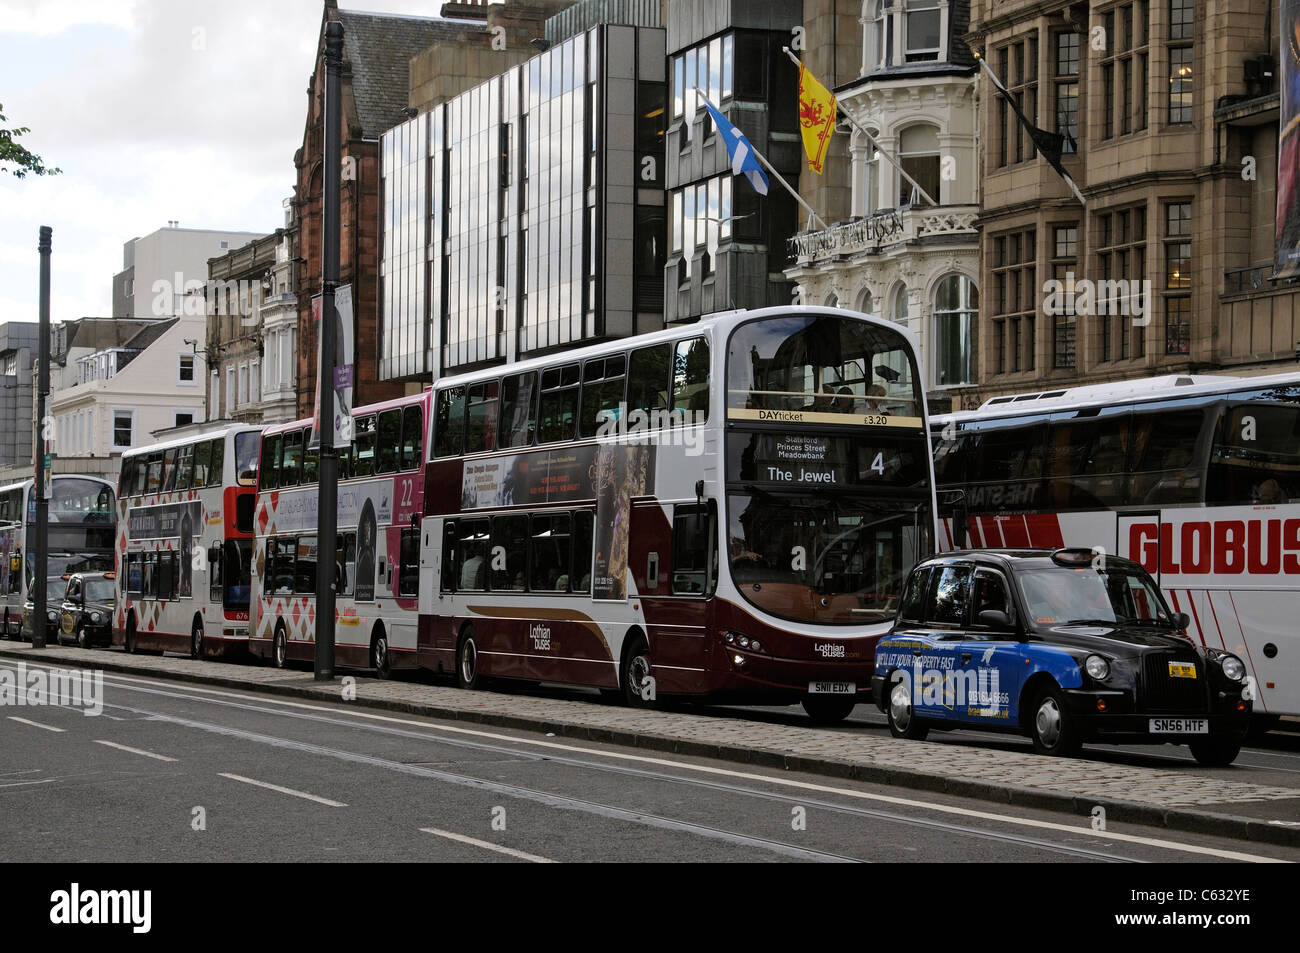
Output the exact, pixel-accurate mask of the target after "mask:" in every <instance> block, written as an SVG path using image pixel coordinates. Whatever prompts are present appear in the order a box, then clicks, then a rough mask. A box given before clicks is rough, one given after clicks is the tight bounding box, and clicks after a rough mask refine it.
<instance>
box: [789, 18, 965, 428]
mask: <svg viewBox="0 0 1300 953" xmlns="http://www.w3.org/2000/svg"><path fill="white" fill-rule="evenodd" d="M968 20H969V5H968V4H966V3H960V2H954V3H949V2H948V0H865V2H864V3H863V4H862V18H861V21H860V22H861V23H862V66H861V74H860V76H859V77H858V78H857V79H856V80H853V81H852V82H849V83H846V84H843V85H841V86H840V87H838V88H837V89H835V90H834V92H835V96H836V99H837V100H838V102H839V106H840V109H841V110H842V111H843V112H844V113H848V114H849V115H850V116H852V117H853V119H854V120H856V121H857V123H858V125H860V126H862V127H864V128H866V129H867V130H868V131H869V132H870V133H871V135H872V137H873V138H875V139H876V141H877V142H878V143H879V145H880V147H881V148H882V149H883V150H884V151H886V152H887V153H888V154H889V155H891V156H893V157H895V159H896V160H897V161H898V164H899V165H901V166H902V168H903V169H904V170H906V171H907V172H908V174H909V175H911V177H912V178H913V179H915V180H916V181H917V182H918V183H919V184H920V185H921V186H922V187H923V188H924V189H925V191H926V192H927V193H928V194H929V195H930V196H931V197H933V198H934V200H935V201H936V202H937V203H938V204H937V205H931V204H930V203H928V202H926V201H925V199H924V198H922V197H921V196H920V195H919V194H918V192H917V191H916V190H915V189H914V187H913V186H912V185H911V184H910V183H909V182H908V181H907V179H906V178H905V177H904V176H902V175H901V174H900V172H899V170H898V168H897V167H896V166H895V165H893V164H892V163H890V162H889V161H888V160H886V159H885V158H884V157H883V156H881V154H880V153H879V152H878V151H877V150H876V148H875V147H873V146H872V145H871V143H870V141H869V140H868V139H867V137H866V136H863V135H861V133H859V132H858V131H857V130H856V129H854V128H853V127H851V126H849V125H848V124H847V123H843V122H842V123H841V131H842V132H845V133H847V134H848V135H849V136H850V137H851V138H850V141H849V150H848V151H849V157H850V161H851V163H852V174H851V180H850V181H851V185H852V188H851V208H850V209H849V215H848V217H847V218H846V219H845V220H843V221H839V222H834V223H832V224H830V225H829V226H828V227H827V228H824V229H821V230H818V231H807V232H801V233H799V234H797V235H796V236H795V237H794V238H793V239H791V243H790V245H791V249H790V250H791V257H792V259H793V260H794V262H795V263H794V264H793V265H792V266H791V267H789V268H787V269H786V272H785V273H786V275H787V276H788V277H790V278H792V279H793V280H795V281H797V282H798V283H799V288H800V291H801V292H802V299H803V300H804V301H805V302H806V303H808V304H839V305H842V306H843V307H847V308H853V309H855V310H859V311H866V312H869V313H872V314H879V315H881V316H883V317H886V318H889V319H891V320H894V321H897V322H899V323H901V324H906V325H907V326H908V327H909V328H910V329H911V330H912V331H913V332H914V333H915V334H916V335H917V337H918V338H919V340H920V342H921V359H922V365H923V366H922V373H923V375H924V379H925V382H926V389H927V391H929V392H930V394H931V399H932V401H933V402H934V403H936V404H937V405H939V407H942V406H943V405H944V404H946V403H947V402H948V401H949V400H950V399H952V398H953V397H955V396H959V395H960V394H961V393H962V389H963V387H965V386H968V385H971V384H973V383H974V379H975V378H974V374H975V329H976V325H977V315H978V312H979V289H978V286H977V279H978V276H979V273H980V272H979V235H978V233H977V231H976V227H975V226H976V218H977V213H978V211H979V181H978V134H979V133H978V125H977V117H976V103H975V100H976V76H975V73H976V70H977V68H978V67H977V66H976V64H975V60H974V58H973V57H972V56H971V53H970V50H969V49H968V48H967V46H966V45H965V43H964V42H962V40H961V39H960V37H961V35H962V34H963V33H964V32H965V31H966V28H967V22H968ZM958 405H959V403H958Z"/></svg>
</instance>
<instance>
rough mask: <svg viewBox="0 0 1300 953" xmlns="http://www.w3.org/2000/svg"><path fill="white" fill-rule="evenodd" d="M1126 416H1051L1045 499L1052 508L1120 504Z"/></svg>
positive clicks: (1093, 413) (1084, 413) (1083, 413)
mask: <svg viewBox="0 0 1300 953" xmlns="http://www.w3.org/2000/svg"><path fill="white" fill-rule="evenodd" d="M1128 438H1129V432H1128V418H1127V416H1126V415H1125V414H1123V413H1120V414H1112V415H1108V416H1105V417H1102V416H1099V415H1098V411H1096V410H1091V411H1080V412H1077V413H1076V412H1073V411H1071V412H1069V413H1064V414H1053V416H1052V423H1051V426H1050V427H1049V429H1048V437H1047V455H1046V464H1047V499H1046V505H1047V506H1049V507H1051V508H1052V509H1057V510H1066V509H1096V508H1099V507H1101V508H1104V507H1109V506H1118V505H1122V504H1123V502H1124V493H1125V484H1126V483H1127V480H1128V478H1127V475H1126V473H1125V467H1126V457H1127V447H1128Z"/></svg>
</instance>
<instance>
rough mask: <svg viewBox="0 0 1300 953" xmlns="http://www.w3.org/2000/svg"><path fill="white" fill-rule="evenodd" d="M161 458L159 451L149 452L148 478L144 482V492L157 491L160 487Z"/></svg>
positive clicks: (161, 473) (161, 474)
mask: <svg viewBox="0 0 1300 953" xmlns="http://www.w3.org/2000/svg"><path fill="white" fill-rule="evenodd" d="M162 469H163V459H162V454H161V453H151V454H149V479H148V482H147V483H145V492H146V493H157V492H159V491H160V490H161V489H162V476H163V472H162Z"/></svg>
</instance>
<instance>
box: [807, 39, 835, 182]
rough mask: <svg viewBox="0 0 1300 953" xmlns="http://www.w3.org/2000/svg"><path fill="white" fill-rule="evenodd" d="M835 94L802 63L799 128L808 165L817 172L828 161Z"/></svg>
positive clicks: (833, 125) (819, 172)
mask: <svg viewBox="0 0 1300 953" xmlns="http://www.w3.org/2000/svg"><path fill="white" fill-rule="evenodd" d="M835 111H836V103H835V97H834V96H832V95H831V91H830V90H829V89H827V88H826V87H825V86H823V85H822V84H821V83H819V82H818V81H817V77H816V76H814V75H813V74H812V73H810V72H808V68H807V67H806V66H804V65H803V64H802V63H800V64H799V127H800V130H801V131H802V132H803V148H804V151H805V152H806V153H808V167H809V168H811V169H812V170H813V171H814V172H816V173H817V174H818V175H821V174H822V165H823V164H824V163H825V161H826V151H827V150H828V149H829V148H830V145H831V135H832V133H834V132H835Z"/></svg>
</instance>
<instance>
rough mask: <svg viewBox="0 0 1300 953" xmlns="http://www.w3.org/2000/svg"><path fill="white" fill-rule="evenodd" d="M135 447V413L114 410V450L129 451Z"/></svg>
mask: <svg viewBox="0 0 1300 953" xmlns="http://www.w3.org/2000/svg"><path fill="white" fill-rule="evenodd" d="M133 446H135V411H134V410H128V409H126V408H120V407H114V408H113V449H114V450H128V449H130V448H131V447H133Z"/></svg>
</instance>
